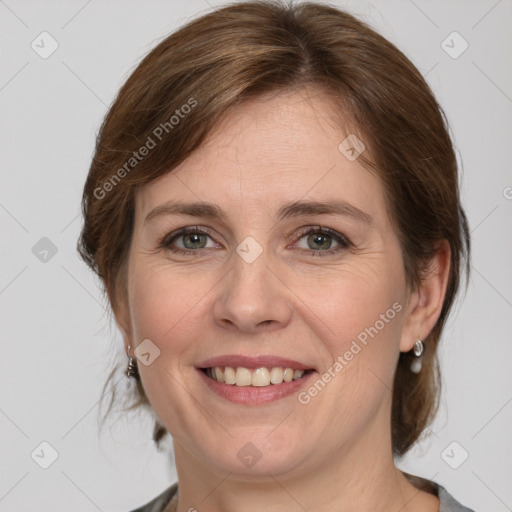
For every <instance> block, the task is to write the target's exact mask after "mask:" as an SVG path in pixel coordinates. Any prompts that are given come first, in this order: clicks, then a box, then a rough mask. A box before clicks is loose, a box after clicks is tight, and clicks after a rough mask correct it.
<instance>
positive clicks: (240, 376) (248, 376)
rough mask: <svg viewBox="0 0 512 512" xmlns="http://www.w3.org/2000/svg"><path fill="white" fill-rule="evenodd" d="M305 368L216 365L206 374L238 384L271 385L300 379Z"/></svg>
mask: <svg viewBox="0 0 512 512" xmlns="http://www.w3.org/2000/svg"><path fill="white" fill-rule="evenodd" d="M304 373H305V371H304V370H294V369H293V368H280V367H274V368H270V369H269V368H256V369H254V370H251V369H249V368H244V367H242V366H238V367H237V368H233V367H232V366H226V367H222V366H215V367H213V368H208V369H207V370H206V374H207V375H208V377H210V378H212V379H213V380H216V381H217V382H224V383H225V384H229V385H236V386H256V387H263V386H270V384H281V383H282V382H291V381H292V380H297V379H300V378H301V377H302V376H303V375H304Z"/></svg>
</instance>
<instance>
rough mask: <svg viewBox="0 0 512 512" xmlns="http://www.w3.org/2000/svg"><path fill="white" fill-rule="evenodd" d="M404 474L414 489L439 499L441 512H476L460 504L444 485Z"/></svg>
mask: <svg viewBox="0 0 512 512" xmlns="http://www.w3.org/2000/svg"><path fill="white" fill-rule="evenodd" d="M402 473H403V475H404V476H405V477H406V478H407V480H409V482H410V483H411V484H412V485H414V487H416V488H417V489H421V490H422V491H426V492H430V493H431V494H434V495H435V496H437V497H438V498H439V512H474V510H472V509H470V508H467V507H465V506H464V505H462V503H459V502H458V501H457V500H456V499H455V498H454V497H453V496H452V495H451V494H450V493H449V492H448V491H447V490H446V489H445V488H444V487H443V486H442V485H440V484H438V483H436V482H433V481H432V480H427V479H426V478H421V477H419V476H415V475H410V474H408V473H405V472H404V471H402Z"/></svg>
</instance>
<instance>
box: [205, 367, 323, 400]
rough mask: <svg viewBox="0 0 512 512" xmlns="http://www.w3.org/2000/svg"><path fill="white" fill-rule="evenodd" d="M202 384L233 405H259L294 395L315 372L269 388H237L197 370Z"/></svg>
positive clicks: (271, 385)
mask: <svg viewBox="0 0 512 512" xmlns="http://www.w3.org/2000/svg"><path fill="white" fill-rule="evenodd" d="M197 371H198V372H199V375H200V377H201V379H202V380H203V382H204V383H205V384H206V385H207V386H208V387H209V388H210V389H211V390H212V391H213V392H214V393H216V394H217V395H219V396H220V397H222V398H225V399H226V400H229V401H230V402H233V403H235V404H245V405H259V404H265V403H268V402H275V401H276V400H280V399H281V398H285V397H287V396H289V395H291V394H293V393H296V392H297V391H298V390H299V389H300V388H301V387H302V386H304V385H306V383H307V382H308V381H309V379H310V377H312V376H313V375H314V374H315V373H316V372H315V371H312V372H310V373H307V374H306V375H304V377H302V378H300V379H297V380H292V381H290V382H282V383H281V384H270V385H269V386H261V387H258V386H237V385H235V384H225V383H224V382H218V381H216V380H213V379H211V378H210V377H207V376H206V374H205V373H204V372H203V371H201V370H197Z"/></svg>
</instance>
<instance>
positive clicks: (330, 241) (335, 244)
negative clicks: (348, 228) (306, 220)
mask: <svg viewBox="0 0 512 512" xmlns="http://www.w3.org/2000/svg"><path fill="white" fill-rule="evenodd" d="M299 236H300V238H299V241H298V242H295V244H294V245H295V246H296V247H298V248H300V249H305V250H308V249H309V250H310V251H313V256H315V255H318V256H327V255H330V254H336V253H338V252H341V251H343V250H345V249H348V248H349V247H350V246H351V245H352V244H351V243H350V242H349V240H348V239H347V238H346V237H345V236H343V235H342V234H341V233H338V232H337V231H334V230H332V229H329V228H322V227H321V226H317V227H315V228H311V227H310V228H305V230H303V231H302V232H301V233H299Z"/></svg>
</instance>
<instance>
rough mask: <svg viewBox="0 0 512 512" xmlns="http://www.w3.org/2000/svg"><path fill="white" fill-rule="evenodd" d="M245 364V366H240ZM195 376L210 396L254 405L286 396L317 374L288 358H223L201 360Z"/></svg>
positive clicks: (297, 390) (294, 392)
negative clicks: (210, 393) (209, 392)
mask: <svg viewBox="0 0 512 512" xmlns="http://www.w3.org/2000/svg"><path fill="white" fill-rule="evenodd" d="M244 365H245V366H244ZM196 370H197V373H198V375H199V377H200V379H201V380H202V382H203V383H204V384H205V385H206V388H207V390H208V391H211V392H213V394H212V395H210V396H212V397H215V396H216V397H220V398H221V399H222V400H223V401H225V400H227V401H229V402H231V403H234V404H239V405H245V406H256V405H263V404H268V403H270V402H275V401H278V400H282V399H284V398H286V397H290V396H292V395H294V394H296V393H297V392H299V390H300V389H301V388H303V387H305V386H307V385H308V382H309V381H310V379H312V378H313V376H314V374H318V372H317V371H316V370H315V369H314V368H308V367H307V366H306V365H304V364H302V363H299V362H297V361H292V360H289V359H281V358H275V357H257V358H247V357H241V356H223V357H219V358H215V359H210V360H208V361H204V362H203V363H202V364H201V366H200V367H196Z"/></svg>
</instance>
